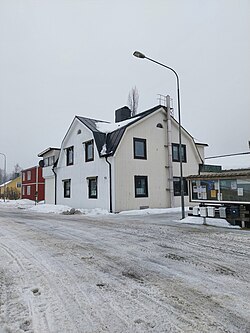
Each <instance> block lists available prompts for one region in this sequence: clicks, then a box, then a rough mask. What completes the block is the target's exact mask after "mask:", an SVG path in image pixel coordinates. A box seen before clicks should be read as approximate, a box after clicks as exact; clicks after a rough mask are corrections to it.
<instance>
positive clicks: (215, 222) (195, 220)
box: [176, 216, 241, 229]
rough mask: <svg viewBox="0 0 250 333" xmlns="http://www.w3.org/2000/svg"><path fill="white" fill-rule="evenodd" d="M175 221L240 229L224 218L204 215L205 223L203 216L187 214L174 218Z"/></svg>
mask: <svg viewBox="0 0 250 333" xmlns="http://www.w3.org/2000/svg"><path fill="white" fill-rule="evenodd" d="M176 222H180V223H190V224H206V225H210V226H213V227H222V228H232V229H241V228H240V227H239V226H238V225H231V224H230V223H228V222H227V220H225V219H216V218H210V217H206V219H205V223H204V218H203V217H198V216H195V217H194V216H188V217H186V218H185V219H183V220H176Z"/></svg>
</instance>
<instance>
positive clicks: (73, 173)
mask: <svg viewBox="0 0 250 333" xmlns="http://www.w3.org/2000/svg"><path fill="white" fill-rule="evenodd" d="M92 139H93V133H92V131H90V130H89V129H88V128H87V127H86V126H84V125H83V124H82V123H81V122H80V121H79V120H78V119H76V118H75V120H74V121H73V123H72V125H71V127H70V129H69V131H68V133H67V135H66V136H65V138H64V140H63V142H62V146H61V153H60V156H59V160H58V163H57V167H56V170H55V172H56V174H57V203H58V204H62V205H68V206H70V207H74V208H90V209H91V208H97V207H98V208H103V209H109V180H108V179H109V178H108V164H107V162H106V160H105V158H99V154H98V151H97V148H96V145H95V144H94V160H93V161H89V162H85V143H86V142H89V141H90V140H92ZM69 147H74V162H73V165H68V166H67V163H66V151H67V150H66V149H67V148H69ZM94 177H97V198H89V196H88V191H89V179H90V178H94ZM66 180H70V197H65V196H64V182H65V181H66Z"/></svg>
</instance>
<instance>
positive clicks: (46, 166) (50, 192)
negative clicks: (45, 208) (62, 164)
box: [38, 148, 60, 204]
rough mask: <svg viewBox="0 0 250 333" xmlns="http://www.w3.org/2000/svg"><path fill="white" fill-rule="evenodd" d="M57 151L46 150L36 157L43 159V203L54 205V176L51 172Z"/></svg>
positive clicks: (52, 149) (57, 154) (54, 149)
mask: <svg viewBox="0 0 250 333" xmlns="http://www.w3.org/2000/svg"><path fill="white" fill-rule="evenodd" d="M59 151H60V150H59V149H57V148H48V149H46V150H45V151H44V152H42V153H40V154H39V155H38V156H39V157H43V171H42V175H43V178H44V180H45V203H46V204H55V203H56V200H55V199H56V198H55V174H54V172H53V167H54V163H55V162H56V160H57V159H58V156H59Z"/></svg>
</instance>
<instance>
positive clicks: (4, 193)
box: [0, 153, 6, 202]
mask: <svg viewBox="0 0 250 333" xmlns="http://www.w3.org/2000/svg"><path fill="white" fill-rule="evenodd" d="M0 155H3V157H4V187H3V198H4V202H5V197H6V155H5V154H4V153H0Z"/></svg>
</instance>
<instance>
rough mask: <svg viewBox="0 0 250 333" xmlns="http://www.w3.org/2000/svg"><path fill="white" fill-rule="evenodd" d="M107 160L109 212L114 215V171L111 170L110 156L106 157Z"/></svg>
mask: <svg viewBox="0 0 250 333" xmlns="http://www.w3.org/2000/svg"><path fill="white" fill-rule="evenodd" d="M105 160H106V162H107V163H108V165H109V212H110V213H113V209H112V176H111V175H112V173H111V171H112V169H111V163H110V162H109V161H108V156H107V155H106V156H105Z"/></svg>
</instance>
